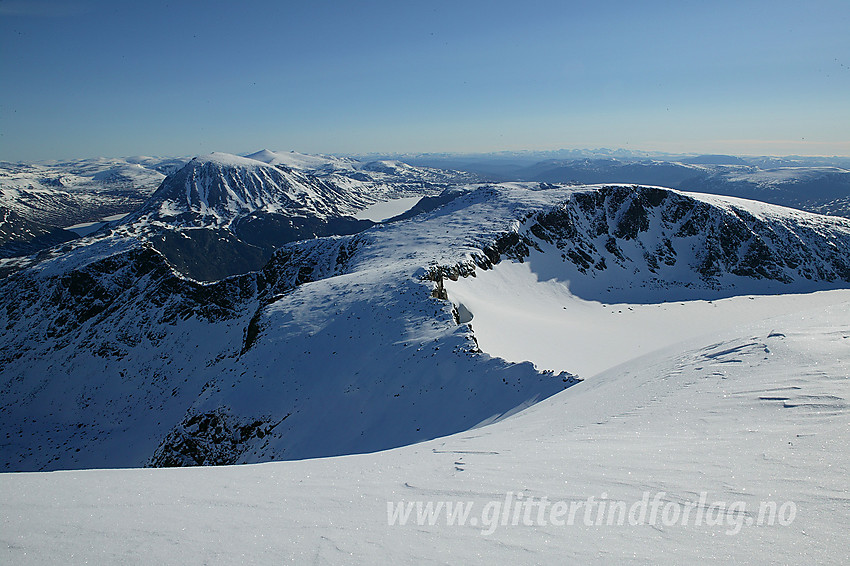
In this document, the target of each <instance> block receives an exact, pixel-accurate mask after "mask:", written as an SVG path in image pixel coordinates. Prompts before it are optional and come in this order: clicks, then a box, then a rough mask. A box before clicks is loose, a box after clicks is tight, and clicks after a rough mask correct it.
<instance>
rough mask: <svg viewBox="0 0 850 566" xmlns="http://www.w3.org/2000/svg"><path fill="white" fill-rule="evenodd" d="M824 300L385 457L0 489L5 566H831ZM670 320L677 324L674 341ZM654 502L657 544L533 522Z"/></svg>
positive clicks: (844, 326)
mask: <svg viewBox="0 0 850 566" xmlns="http://www.w3.org/2000/svg"><path fill="white" fill-rule="evenodd" d="M824 297H828V298H829V300H824V301H823V303H822V304H821V305H820V306H818V307H816V308H813V309H808V310H803V311H800V309H799V305H798V300H799V298H798V297H795V296H785V297H773V298H770V299H768V300H769V301H770V303H771V305H772V308H774V309H775V311H776V313H780V312H783V311H785V310H788V309H791V310H795V311H799V312H796V313H795V314H793V315H784V316H774V317H770V318H766V319H764V320H760V321H757V322H752V323H751V324H747V325H742V326H737V327H735V328H732V329H726V330H724V331H720V332H716V333H714V334H713V335H712V336H710V337H703V338H701V339H698V340H692V341H690V342H688V343H686V344H678V345H676V346H673V347H670V348H666V349H663V350H660V351H657V352H654V353H652V354H650V355H646V356H642V357H638V358H635V359H632V360H630V361H629V362H628V363H627V364H623V365H620V366H617V367H614V368H612V369H609V370H607V371H605V372H603V373H601V374H598V375H595V376H593V377H592V378H590V379H587V380H586V381H584V382H582V383H580V384H579V385H576V386H574V387H572V388H570V389H567V390H565V391H563V392H562V393H559V394H557V395H555V396H553V397H550V398H549V399H547V400H545V401H543V402H541V403H538V404H537V405H535V406H533V407H531V408H529V409H526V410H525V411H523V412H522V413H519V414H517V415H514V416H512V417H509V418H507V419H505V420H503V421H501V422H499V423H496V424H492V425H489V426H486V427H483V428H478V429H475V430H471V431H468V432H462V433H459V434H455V435H452V436H449V437H445V438H440V439H436V440H432V441H428V442H424V443H421V444H416V445H413V446H407V447H403V448H398V449H395V450H390V451H386V452H379V453H375V454H364V455H358V456H345V457H337V458H328V459H316V460H305V461H296V462H279V463H268V464H257V465H244V466H232V467H219V468H186V469H156V470H151V469H147V470H108V471H107V470H90V471H73V472H52V473H19V474H3V475H0V485H2V490H0V500H2V517H3V529H2V534H0V540H2V542H3V547H4V548H3V549H2V553H3V556H4V558H3V561H4V562H6V563H10V564H51V563H63V564H83V563H119V562H120V563H139V564H141V563H161V564H185V563H206V564H233V563H240V562H250V563H260V564H263V563H265V564H278V563H296V564H301V563H305V562H309V563H315V564H339V563H346V564H351V563H359V564H374V563H388V562H392V563H396V564H422V563H445V562H456V561H458V560H461V561H463V562H464V563H468V564H492V563H509V562H515V563H521V564H527V563H539V564H562V563H565V562H566V563H580V564H581V563H611V562H617V563H633V564H643V563H647V562H654V563H671V564H672V563H676V564H682V563H691V564H693V563H702V562H705V561H720V562H736V563H753V564H767V563H798V562H802V561H805V562H814V563H819V564H841V563H843V562H844V561H845V559H846V532H847V527H848V524H847V517H848V516H850V497H848V491H847V489H848V488H847V482H846V478H847V473H848V467H850V457H848V450H847V446H848V442H850V427H848V423H850V418H848V416H850V414H849V413H848V403H847V399H848V398H850V380H848V372H849V371H850V325H848V322H847V321H848V320H850V294H848V292H846V291H840V292H831V293H827V294H825V295H824ZM762 300H765V299H764V298H756V299H754V301H762ZM818 300H819V301H820V299H818ZM674 311H675V309H671V310H670V311H669V312H671V315H672V316H671V317H670V324H671V325H677V326H678V327H679V328H682V329H684V327H685V326H687V319H686V318H684V317H682V316H679V315H680V313H676V312H674ZM506 332H507V330H506ZM612 349H615V348H614V346H613V345H612ZM595 356H596V353H595V352H588V358H591V357H595ZM582 361H583V362H584V363H588V364H592V363H595V362H591V361H590V360H582ZM434 418H440V415H439V414H435V415H434ZM703 493H705V495H703ZM646 494H648V497H649V499H648V501H649V503H650V505H651V504H652V501H654V500H657V501H658V505H659V507H658V509H660V510H659V511H658V517H657V518H656V519H655V522H654V524H650V520H649V514H647V515H646V516H645V518H644V521H643V522H642V523H641V522H640V521H636V522H637V524H635V525H632V524H631V523H630V521H629V520H628V519H627V520H626V521H625V522H624V524H623V525H619V524H618V522H617V521H616V516H615V520H614V521H613V523H614V524H612V525H608V524H607V515H605V516H604V517H603V521H602V524H600V525H597V524H596V522H597V521H596V516H597V515H596V514H597V509H598V508H599V507H598V503H597V506H596V507H591V509H592V510H593V511H592V513H591V514H590V521H589V525H588V524H587V522H586V520H585V510H584V509H582V508H579V509H578V511H577V512H576V513H575V514H574V515H575V520H574V521H572V524H570V521H569V516H568V515H565V516H564V517H562V518H561V519H560V520H559V518H558V517H559V516H558V515H555V516H553V515H552V513H551V509H552V507H551V506H550V507H544V509H546V510H547V511H546V513H544V515H543V521H542V522H538V511H537V509H539V508H540V507H541V504H540V501H542V498H544V497H546V498H548V500H549V502H552V503H554V502H565V503H567V504H569V503H571V502H585V505H587V503H586V502H587V501H588V500H589V498H590V497H594V498H595V501H597V502H598V501H600V500H609V501H624V502H626V503H628V504H629V505H630V506H633V505H634V504H635V503H637V504H640V502H641V501H642V500H643V498H644V497H645V495H646ZM701 497H702V501H703V503H700V501H701ZM506 498H508V501H510V502H511V503H512V504H513V505H514V507H516V505H517V503H516V501H517V500H518V498H520V499H519V500H520V501H522V500H526V501H533V502H537V503H538V505H537V507H536V508H534V509H533V511H532V512H531V514H530V515H529V517H531V518H532V520H531V522H532V525H531V526H527V525H525V524H524V523H523V520H524V517H525V511H524V510H523V512H522V513H521V514H520V515H519V516H520V519H519V520H518V522H516V524H515V521H514V520H513V517H512V516H513V511H511V512H509V513H508V514H507V515H504V516H505V517H506V524H504V525H503V524H502V523H501V518H502V517H503V513H504V509H505V507H504V506H505V505H506V504H505V501H506ZM416 502H422V504H427V502H432V503H434V504H438V502H443V503H444V504H447V503H453V504H456V503H464V504H471V505H472V507H471V510H470V511H469V512H468V515H467V516H466V521H465V524H463V525H457V524H454V525H451V526H449V525H447V518H446V515H445V513H442V514H435V515H434V517H435V518H434V524H427V523H428V522H429V521H427V520H426V521H424V523H425V524H417V523H418V521H417V520H416V514H417V511H416V509H415V504H416ZM764 502H767V503H775V504H776V505H777V508H782V506H783V505H785V510H786V513H785V515H784V517H785V519H788V518H790V517H791V512H790V509H791V506H790V505H787V502H793V505H794V506H793V509H794V513H793V519H792V520H791V521H790V523H789V524H787V525H782V524H780V523H779V522H778V519H777V521H775V522H774V524H773V525H767V524H762V525H761V526H759V524H758V523H757V521H758V519H759V516H758V510H759V508H760V505H761V504H762V503H764ZM398 503H402V504H413V505H414V507H413V511H412V513H411V516H410V517H409V520H408V522H407V524H406V525H400V524H398V523H399V520H398V516H396V520H395V521H394V522H395V524H393V525H390V524H389V523H390V519H391V517H392V513H391V512H390V511H388V505H389V507H390V509H394V508H395V506H396V505H397V504H398ZM719 504H724V505H725V506H726V507H727V508H728V507H731V506H732V505H735V509H736V510H742V511H743V514H740V515H728V516H727V515H726V514H723V513H721V512H720V511H719V509H720V507H719ZM497 506H502V507H501V510H499V509H498V508H497ZM689 507H690V508H691V509H693V511H691V515H690V518H689V519H688V520H687V521H686V522H685V524H683V523H682V520H681V519H679V520H678V521H677V522H676V524H664V521H663V520H662V518H661V517H662V513H663V509H664V508H670V509H680V510H682V511H681V513H684V511H683V510H684V509H686V508H689ZM766 508H768V509H769V507H766ZM494 509H495V510H497V511H499V513H495V514H494V513H493V510H494ZM698 509H702V510H703V511H704V514H703V516H702V519H701V523H700V524H697V521H696V517H697V515H698ZM485 510H486V511H485ZM682 516H683V515H682ZM493 517H496V518H497V519H496V520H493ZM636 517H637V518H639V515H636ZM670 517H672V514H669V515H668V519H669V518H670ZM738 517H739V518H738ZM553 518H554V521H552V519H553ZM553 522H554V524H553ZM786 522H787V521H786ZM455 523H457V520H456V521H455ZM494 523H495V525H494ZM750 523H752V524H750ZM488 531H491V532H490V534H485V533H487V532H488Z"/></svg>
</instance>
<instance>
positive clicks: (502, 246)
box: [0, 184, 850, 470]
mask: <svg viewBox="0 0 850 566" xmlns="http://www.w3.org/2000/svg"><path fill="white" fill-rule="evenodd" d="M441 202H442V206H440V207H439V208H436V209H435V210H432V211H430V212H423V213H420V214H418V215H416V216H413V217H411V218H409V219H407V220H401V221H397V222H394V223H390V224H381V225H376V226H374V227H372V228H370V229H368V230H366V231H363V232H361V233H359V234H357V235H350V236H337V237H329V238H318V239H313V240H308V241H301V242H296V243H291V244H289V245H286V246H284V247H283V248H282V249H280V250H279V251H278V252H277V253H276V254H275V255H274V257H273V259H272V260H271V261H270V262H269V263H268V264H267V265H266V266H265V267H263V269H262V270H259V271H257V272H253V273H248V274H245V275H241V276H237V277H232V278H228V279H225V280H222V281H218V282H214V283H206V284H204V283H198V282H196V281H193V280H190V279H187V278H185V277H183V276H181V275H180V274H179V273H177V272H175V271H174V270H173V268H172V267H171V266H170V265H169V263H168V261H167V260H166V258H165V257H164V256H163V255H162V254H161V253H159V252H158V251H157V250H156V249H155V248H154V247H153V246H151V245H147V244H140V243H139V242H138V240H135V239H134V238H130V237H123V236H122V235H121V234H122V232H121V231H120V230H117V229H116V230H115V231H114V233H113V234H112V235H110V236H109V237H101V238H98V239H94V240H93V241H91V242H90V243H89V244H88V245H86V246H77V247H76V248H74V249H72V250H71V251H69V252H67V253H63V254H54V255H52V256H49V257H46V258H45V259H44V260H43V261H40V262H38V263H36V264H34V265H32V266H30V267H29V268H27V269H24V270H21V271H19V272H18V273H16V274H14V275H11V276H9V277H8V278H6V279H5V280H4V281H3V283H2V284H0V304H2V306H3V308H2V309H0V328H2V329H3V330H2V335H0V345H2V348H0V351H2V353H3V358H2V360H0V362H2V374H0V425H2V430H3V431H6V433H7V437H6V442H7V443H6V446H5V449H4V451H3V458H4V460H3V461H2V462H0V464H2V466H3V467H5V468H6V469H29V470H33V469H61V468H76V467H111V466H140V465H144V464H151V465H185V464H193V463H197V464H210V463H242V462H259V461H268V460H271V459H281V458H283V459H297V458H304V457H312V456H327V455H334V454H345V453H353V452H363V451H372V450H378V449H383V448H388V447H392V446H400V445H403V444H408V443H411V442H415V441H418V440H422V439H427V438H433V437H436V436H439V435H444V434H449V433H452V432H456V431H459V430H464V429H468V428H470V427H472V426H474V425H476V424H479V423H481V422H484V421H490V420H493V419H494V418H498V417H500V416H502V415H504V414H506V413H509V412H511V411H513V410H515V409H516V408H518V407H523V406H527V405H528V404H529V403H531V402H534V401H538V400H540V399H543V398H545V397H548V396H550V395H552V394H553V393H556V392H558V391H560V390H562V389H563V388H564V387H565V386H567V385H571V384H573V383H574V382H575V381H574V380H573V379H572V378H571V376H570V375H568V374H559V373H557V372H538V371H537V370H535V369H534V368H533V367H532V365H531V364H529V363H524V364H512V363H508V362H505V361H503V360H500V359H497V358H493V357H491V356H490V355H488V354H487V353H481V352H479V347H478V345H477V344H476V342H475V335H474V334H473V329H474V327H475V325H476V322H475V320H474V319H473V320H472V321H471V322H472V328H471V327H470V326H469V324H468V322H469V320H468V319H467V314H468V313H465V312H464V311H463V309H461V308H460V305H456V304H454V303H452V301H451V300H446V299H452V298H453V297H452V286H451V283H447V282H446V279H447V278H448V279H452V278H457V277H459V276H470V275H473V274H478V273H482V270H487V269H489V268H492V267H493V266H494V265H496V266H497V265H498V264H499V262H500V261H502V260H504V259H512V260H517V259H520V258H523V259H525V260H526V261H527V262H528V265H529V267H530V268H531V269H532V270H534V271H535V273H538V275H539V274H541V273H544V269H546V270H549V271H548V272H546V273H547V275H545V276H544V277H542V279H544V280H545V279H550V278H552V277H555V278H557V279H558V280H560V281H565V280H567V279H569V280H570V281H571V283H570V286H569V289H570V291H571V292H572V293H574V294H575V295H576V296H578V297H580V298H583V299H584V300H600V297H606V298H605V299H604V300H605V302H606V303H607V302H609V299H608V298H607V297H608V296H609V295H610V296H611V297H612V301H611V302H613V297H619V300H620V302H623V301H626V300H629V301H632V302H635V301H638V302H646V301H650V300H659V299H658V298H659V297H661V296H671V297H673V296H675V297H679V298H690V299H709V298H711V299H716V298H721V297H730V296H734V295H749V294H756V293H775V292H780V291H783V292H803V291H814V290H817V289H827V288H832V287H846V286H848V280H849V279H850V274H848V272H847V265H846V262H847V258H848V257H850V252H848V250H850V221H848V220H845V219H837V218H829V217H821V216H816V215H811V214H806V213H801V212H798V211H791V210H788V209H782V208H779V207H772V206H767V205H761V204H758V203H748V202H745V201H738V200H734V199H725V198H719V197H718V198H715V197H704V196H699V198H697V197H695V196H694V195H686V194H682V193H678V192H674V191H667V190H663V189H657V188H646V187H627V186H612V187H557V186H546V187H541V186H539V185H537V184H507V185H493V186H489V185H484V186H471V187H468V188H466V189H465V190H458V189H452V190H450V191H448V192H447V195H446V198H445V200H443V201H441ZM538 254H539V256H540V257H538ZM541 257H545V258H546V261H542V260H541V259H540V258H541ZM602 260H604V262H603V261H602ZM603 263H604V265H603ZM482 280H483V279H482ZM447 289H448V291H449V294H448V297H447V296H446V290H447ZM472 314H473V315H474V314H475V313H474V312H473V313H472ZM665 344H666V342H661V343H657V344H656V345H655V346H656V347H661V346H663V345H665ZM493 353H494V354H497V355H498V352H493ZM576 365H578V364H576ZM564 366H565V367H566V369H567V371H570V372H574V371H575V370H573V369H570V367H571V366H570V364H569V360H564ZM544 368H545V366H541V369H544ZM545 369H550V370H551V369H555V368H552V367H549V368H545ZM558 369H561V368H558ZM583 377H586V376H583ZM435 415H439V417H436V416H435Z"/></svg>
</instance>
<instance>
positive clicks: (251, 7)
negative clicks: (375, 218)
mask: <svg viewBox="0 0 850 566" xmlns="http://www.w3.org/2000/svg"><path fill="white" fill-rule="evenodd" d="M848 30H850V2H848V1H847V0H810V1H808V2H800V1H799V0H797V1H794V2H789V1H785V0H771V1H763V0H753V1H749V0H735V1H726V0H717V1H711V2H706V1H705V0H700V1H691V0H679V1H678V2H670V1H655V0H645V1H641V2H636V1H634V0H628V1H621V0H594V1H593V2H590V1H587V0H585V1H583V2H574V1H571V0H560V1H537V0H523V1H522V2H517V1H512V2H508V1H502V0H491V1H474V0H451V1H444V0H430V1H427V2H425V1H420V2H410V1H406V0H394V1H384V0H375V1H369V0H361V1H355V0H350V1H326V0H311V1H303V0H299V1H297V2H295V1H286V0H284V1H271V0H247V1H245V2H235V1H230V2H219V1H215V0H207V1H204V2H193V1H177V0H174V1H168V2H165V1H157V0H152V1H146V2H128V1H123V0H111V1H108V2H107V1H101V0H61V1H59V0H0V160H10V161H17V160H27V161H32V160H44V159H66V158H75V157H93V156H111V157H115V156H130V155H175V156H176V155H180V156H184V155H197V154H201V153H207V152H211V151H225V152H230V153H243V154H244V153H248V152H252V151H256V150H259V149H262V148H268V149H271V150H276V151H288V150H296V151H302V152H313V153H351V154H365V153H372V152H375V153H418V152H489V151H502V150H523V149H533V150H547V149H560V148H567V149H574V148H600V147H608V148H624V149H632V150H647V151H665V152H684V153H729V154H740V155H790V154H798V155H845V156H846V155H850V32H848Z"/></svg>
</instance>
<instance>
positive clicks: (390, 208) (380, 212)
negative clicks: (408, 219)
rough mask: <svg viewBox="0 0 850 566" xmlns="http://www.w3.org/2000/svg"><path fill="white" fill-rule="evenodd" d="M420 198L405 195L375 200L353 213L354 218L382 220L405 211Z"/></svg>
mask: <svg viewBox="0 0 850 566" xmlns="http://www.w3.org/2000/svg"><path fill="white" fill-rule="evenodd" d="M420 200H421V198H420V197H405V198H397V199H392V200H388V201H384V202H376V203H375V204H373V205H371V206H368V207H366V208H364V209H363V210H361V211H360V212H358V213H357V214H355V215H354V218H357V219H358V220H371V221H373V222H383V221H384V220H387V219H389V218H392V217H393V216H398V215H399V214H402V213H404V212H407V211H408V210H410V209H411V208H412V207H413V206H414V205H415V204H416V203H417V202H419V201H420Z"/></svg>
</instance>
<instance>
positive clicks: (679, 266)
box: [457, 185, 850, 301]
mask: <svg viewBox="0 0 850 566" xmlns="http://www.w3.org/2000/svg"><path fill="white" fill-rule="evenodd" d="M848 226H850V222H848V221H846V220H844V219H829V218H826V217H819V216H816V215H813V214H808V213H804V212H800V211H796V210H791V209H783V208H779V207H769V206H766V205H762V206H754V205H753V203H752V202H749V201H739V200H737V199H718V198H713V197H711V196H710V195H697V194H685V193H680V192H676V191H670V190H666V189H660V188H655V187H640V186H622V185H614V186H605V187H601V188H599V189H596V190H593V191H583V192H582V191H577V192H576V193H575V194H573V195H572V196H571V198H570V199H569V200H567V201H566V202H565V203H563V204H562V205H560V206H557V207H554V208H552V209H550V210H546V211H542V212H538V213H535V214H533V215H532V216H530V217H529V218H527V219H525V220H523V222H522V223H521V224H520V225H519V226H518V227H517V229H516V230H513V231H511V232H509V233H506V234H504V235H502V236H501V237H500V238H499V239H498V240H497V241H496V242H494V244H493V245H492V246H489V247H487V248H485V249H484V250H483V251H484V254H483V257H478V258H477V259H476V262H477V263H478V264H480V265H482V266H487V265H489V264H492V263H495V262H496V261H498V258H500V257H502V256H504V257H508V258H511V259H515V260H519V261H522V260H524V259H526V258H529V257H531V256H533V254H534V253H535V252H536V253H538V254H539V253H543V252H546V255H547V257H548V258H552V257H553V256H560V260H561V262H562V263H563V264H564V265H563V266H562V267H561V268H558V267H557V266H552V265H551V262H550V263H549V265H547V266H545V267H543V268H542V270H541V276H542V277H546V278H551V277H559V278H564V279H569V280H570V281H571V282H572V287H571V288H572V290H573V291H574V292H575V293H576V294H578V295H580V296H583V297H585V298H593V299H601V300H607V299H609V298H610V297H607V298H606V295H605V293H607V292H609V291H611V290H621V291H622V290H624V289H627V290H630V294H629V295H628V297H629V298H630V299H631V300H639V301H640V300H653V301H654V300H677V299H679V298H688V297H703V296H705V297H709V296H715V297H716V296H722V294H724V293H726V292H735V291H736V289H740V288H741V287H742V286H743V287H744V288H746V289H748V290H749V292H773V291H774V290H777V289H785V291H786V292H787V291H788V290H789V289H796V290H807V289H811V288H815V287H817V286H818V285H821V286H822V285H825V284H826V285H830V284H834V285H843V284H845V283H846V282H848V281H850V239H848V234H850V229H848ZM532 261H534V260H533V258H532ZM457 269H458V274H464V273H468V272H469V265H468V264H467V265H465V266H458V267H457ZM742 278H744V279H742Z"/></svg>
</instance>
